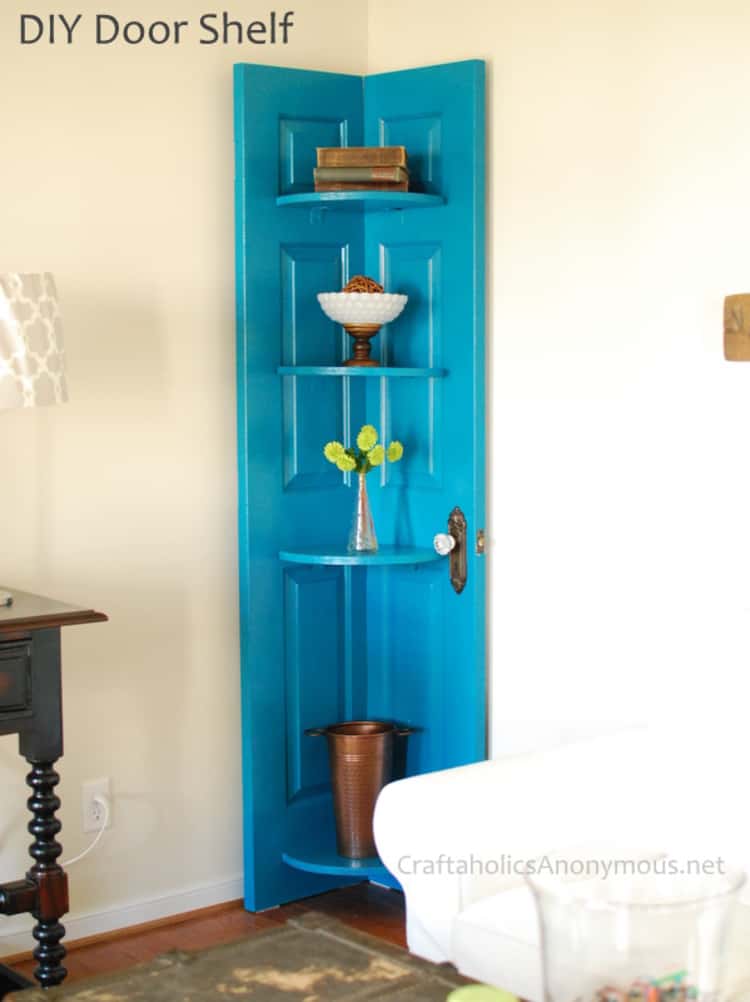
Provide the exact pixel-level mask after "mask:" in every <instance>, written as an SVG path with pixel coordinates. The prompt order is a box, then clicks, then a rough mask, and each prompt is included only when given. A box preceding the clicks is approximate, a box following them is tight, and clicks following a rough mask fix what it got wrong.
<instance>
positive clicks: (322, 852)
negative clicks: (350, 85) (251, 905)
mask: <svg viewBox="0 0 750 1002" xmlns="http://www.w3.org/2000/svg"><path fill="white" fill-rule="evenodd" d="M281 858H282V859H283V860H284V862H285V863H286V865H287V866H291V867H293V868H294V869H295V870H304V871H305V872H306V873H325V874H330V875H334V876H338V877H352V878H354V879H355V880H378V879H380V880H382V879H384V878H388V877H389V876H390V875H389V873H388V870H386V868H385V867H384V866H383V864H382V863H381V862H380V859H379V858H378V857H377V856H374V857H372V858H371V859H347V858H346V857H345V856H339V854H338V853H337V852H336V847H335V845H332V846H330V847H326V846H325V845H321V844H317V845H312V846H309V847H307V846H306V847H305V848H304V849H295V850H293V851H289V852H284V853H282V856H281Z"/></svg>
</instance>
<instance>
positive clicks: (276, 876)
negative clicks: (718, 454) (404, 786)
mask: <svg viewBox="0 0 750 1002" xmlns="http://www.w3.org/2000/svg"><path fill="white" fill-rule="evenodd" d="M235 109H236V140H237V303H238V313H237V319H238V342H237V344H238V357H237V362H238V406H239V431H238V453H239V489H240V513H239V514H240V518H239V523H240V557H239V565H240V586H241V588H240V590H241V626H242V715H243V774H244V790H243V798H244V808H245V810H244V814H245V876H246V904H247V907H248V908H250V909H252V910H258V909H261V908H266V907H270V906H272V905H274V904H278V903H280V902H282V901H287V900H291V899H294V898H299V897H303V896H305V895H310V894H314V893H318V892H321V891H323V890H325V889H328V888H330V887H333V886H339V885H340V884H342V883H347V882H350V881H352V880H354V879H358V878H360V879H361V877H362V876H367V875H372V874H373V873H377V869H376V866H375V865H374V864H372V865H371V864H367V865H365V866H363V867H362V868H361V872H359V873H358V872H357V870H356V868H353V867H351V866H349V865H347V864H346V861H342V860H338V859H337V858H336V855H335V848H334V833H333V813H332V806H331V797H330V788H329V783H328V757H327V750H326V747H325V744H324V743H323V741H322V740H319V739H312V738H307V737H305V735H304V730H305V728H307V727H312V726H319V725H323V724H327V723H332V722H334V721H337V720H344V719H358V718H362V717H380V718H386V719H392V720H398V721H401V722H404V723H409V724H411V725H413V726H414V727H416V728H417V729H418V731H417V733H416V734H415V735H414V736H413V737H411V738H409V740H408V745H407V748H408V752H407V757H406V766H405V767H406V770H407V771H408V772H410V773H414V772H423V771H427V770H431V769H437V768H443V767H446V766H450V765H458V764H462V763H465V762H470V761H474V760H477V759H480V758H482V757H484V754H485V670H484V558H483V556H481V555H479V554H478V553H477V552H476V548H475V546H474V540H475V539H476V534H477V532H478V530H480V529H481V528H483V526H484V67H483V64H482V63H479V62H466V63H457V64H450V65H447V66H439V67H431V68H426V69H420V70H411V71H404V72H400V73H395V74H383V75H378V76H372V77H369V78H364V79H363V78H360V77H353V76H342V75H338V74H327V73H316V72H311V71H302V70H287V69H281V68H277V67H266V66H255V65H241V66H238V67H236V76H235ZM364 142H366V143H367V144H370V145H397V144H403V145H406V146H407V148H408V151H409V159H410V166H411V168H412V182H413V186H414V188H415V189H416V190H418V191H422V192H426V193H430V194H433V195H436V196H439V198H440V202H439V204H437V205H435V206H434V207H429V208H423V207H420V208H416V207H415V208H411V207H407V208H405V209H403V210H402V211H389V212H383V211H371V210H374V209H376V208H377V206H374V205H373V204H372V202H374V201H375V200H372V201H371V202H368V200H367V199H366V198H364V199H362V201H361V202H360V203H357V202H356V201H355V202H354V203H353V204H351V205H348V204H347V205H344V206H340V205H337V204H334V205H333V206H332V207H328V206H327V203H326V201H325V200H324V199H320V198H316V197H315V196H314V195H312V194H309V193H310V192H311V190H312V168H313V166H314V163H315V148H316V147H317V146H339V145H361V144H362V143H364ZM289 195H298V196H301V199H300V204H296V205H295V204H292V205H290V204H287V203H285V201H284V198H285V196H289ZM293 201H294V200H293ZM416 201H417V200H413V202H412V204H415V203H416ZM404 204H405V205H407V206H408V205H409V200H408V199H406V200H405V201H404ZM342 208H346V209H347V210H349V211H340V210H341V209H342ZM361 272H365V273H367V274H370V275H372V276H374V277H378V276H380V279H381V280H382V281H383V282H384V284H385V286H386V288H387V289H388V290H389V291H400V292H406V293H408V295H409V297H410V298H409V304H408V306H407V308H406V311H405V312H404V314H403V315H402V317H401V318H399V320H398V321H396V322H395V323H394V324H392V325H391V327H390V329H389V328H384V329H383V331H381V333H380V334H379V335H378V337H377V338H376V339H375V343H374V345H375V353H376V355H378V357H379V358H380V359H381V361H382V362H383V364H386V365H388V366H394V367H404V366H408V367H414V368H427V367H432V368H442V369H445V370H446V375H445V376H442V377H439V378H437V377H427V376H416V377H414V378H408V379H405V378H391V377H382V378H380V377H375V378H372V377H368V378H357V377H356V376H352V377H351V378H349V377H342V376H341V375H330V374H326V375H323V374H320V375H310V374H308V373H307V372H306V373H305V374H304V375H303V374H301V369H302V368H303V367H325V366H336V365H338V363H340V361H341V360H342V359H343V358H345V357H348V354H349V345H348V344H346V341H347V340H348V338H347V336H346V334H345V333H344V332H343V330H342V329H341V328H340V327H338V326H336V325H334V324H332V323H331V322H330V321H328V320H327V319H326V318H325V316H324V315H323V313H322V311H321V310H320V308H319V306H318V304H317V301H316V298H315V294H316V293H317V292H320V291H330V290H337V289H340V288H341V287H342V286H343V285H344V284H345V282H346V281H347V279H348V277H350V276H351V275H352V274H356V273H361ZM280 367H283V368H284V370H285V371H284V373H283V374H282V373H279V371H278V370H279V368H280ZM297 370H300V373H299V374H297ZM365 422H368V423H372V424H374V425H376V426H377V427H378V428H379V430H380V431H381V434H382V436H383V437H384V438H387V439H388V440H390V439H392V438H398V439H400V440H401V441H402V442H403V443H404V446H405V449H406V454H405V457H404V460H403V461H402V462H401V463H400V464H397V465H394V466H392V467H386V468H384V469H383V470H382V471H380V474H378V472H377V471H376V472H374V473H372V474H370V476H369V478H368V488H369V491H370V497H371V501H372V504H373V510H374V515H375V523H376V528H377V532H378V537H379V539H380V542H381V543H382V544H392V545H395V546H397V547H399V548H400V551H399V552H400V553H401V554H402V555H403V553H404V551H407V550H408V551H411V550H412V549H413V548H417V547H421V548H422V549H423V550H424V549H426V548H428V547H430V546H431V544H432V537H433V535H434V534H435V533H437V532H441V531H445V529H446V522H447V518H448V515H449V514H450V512H451V510H452V509H453V508H454V507H455V506H460V507H461V509H462V510H463V512H464V514H465V515H466V518H467V521H468V527H469V543H470V545H469V559H468V564H469V566H468V582H467V586H466V588H465V590H464V591H463V592H462V593H461V594H460V595H458V594H456V593H455V591H454V590H453V588H452V587H451V584H450V580H449V574H448V565H447V561H446V560H437V559H436V560H434V561H432V562H426V563H417V562H416V561H415V562H414V563H406V564H402V563H398V564H395V563H394V564H393V565H389V564H385V565H382V566H381V565H378V566H366V565H364V566H347V565H342V564H337V563H333V564H331V563H329V562H328V560H327V558H326V556H325V555H326V554H336V553H339V552H340V551H341V549H342V547H343V546H345V543H346V537H347V534H348V528H349V522H350V519H351V513H352V510H353V507H354V487H353V485H352V484H351V483H350V482H349V478H347V477H346V476H344V475H342V474H340V473H338V472H337V471H336V470H335V469H334V468H333V467H332V466H330V465H329V464H327V463H326V462H325V460H324V458H323V456H322V446H323V444H324V443H325V442H326V441H329V440H330V439H342V440H345V441H352V440H353V439H354V437H355V436H356V432H357V430H358V428H359V426H360V425H361V424H363V423H365ZM378 477H379V479H378ZM282 551H283V552H285V553H287V554H290V553H291V554H293V555H296V556H295V562H291V561H289V560H282V559H280V556H279V554H280V553H281V552H282ZM313 553H314V554H316V556H310V558H309V559H308V558H307V556H306V555H307V554H313ZM321 553H322V554H323V555H324V556H323V557H321V556H320V555H321ZM300 555H301V556H300ZM290 860H291V863H290ZM378 877H379V879H388V878H387V876H386V875H385V873H382V874H380V873H378Z"/></svg>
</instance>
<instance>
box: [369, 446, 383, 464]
mask: <svg viewBox="0 0 750 1002" xmlns="http://www.w3.org/2000/svg"><path fill="white" fill-rule="evenodd" d="M384 459H385V449H384V448H383V446H382V445H375V446H373V448H372V449H370V451H369V452H368V453H367V462H368V463H369V464H370V466H380V464H381V463H382V462H383V460H384Z"/></svg>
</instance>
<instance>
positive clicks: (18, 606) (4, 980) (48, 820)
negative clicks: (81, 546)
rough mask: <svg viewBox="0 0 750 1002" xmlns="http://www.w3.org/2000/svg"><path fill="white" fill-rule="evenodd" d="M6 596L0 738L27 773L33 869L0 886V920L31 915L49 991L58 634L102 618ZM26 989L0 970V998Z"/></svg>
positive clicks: (58, 902) (60, 929)
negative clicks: (15, 748)
mask: <svg viewBox="0 0 750 1002" xmlns="http://www.w3.org/2000/svg"><path fill="white" fill-rule="evenodd" d="M9 591H10V592H11V594H12V595H13V604H12V605H10V606H3V607H0V734H18V737H19V752H20V754H21V755H23V757H24V758H25V759H26V761H27V762H28V763H29V765H30V766H31V771H30V772H29V774H28V776H27V777H26V782H27V784H28V785H29V786H30V787H31V790H32V793H31V796H30V797H29V799H28V801H27V804H28V808H29V810H30V811H31V821H30V822H29V825H28V829H29V833H30V834H31V835H32V837H33V839H34V841H33V842H32V843H31V845H30V846H29V854H30V856H31V857H32V859H33V860H34V863H33V866H32V867H31V869H30V870H29V871H28V873H27V874H26V876H25V877H24V878H23V880H16V881H13V882H11V883H7V884H0V914H2V915H19V914H22V913H24V912H30V913H31V915H33V916H34V918H35V919H36V925H35V926H34V930H33V936H34V939H35V940H36V941H37V944H38V945H37V947H36V949H35V950H34V958H35V960H36V961H37V965H38V966H37V967H36V969H35V971H34V977H35V978H36V979H37V981H38V982H39V984H40V985H41V986H42V987H43V988H51V987H52V986H53V985H59V984H60V982H61V981H62V980H63V979H64V978H65V975H66V974H67V973H68V972H67V971H66V969H65V968H64V967H63V965H62V960H63V958H64V956H65V947H64V946H63V945H62V943H61V940H62V938H63V936H64V935H65V928H64V926H63V925H62V924H61V923H60V917H61V916H62V915H64V914H65V913H66V912H67V910H68V877H67V874H66V873H65V871H64V870H63V869H62V867H61V866H60V864H59V863H58V861H57V860H58V857H59V855H60V853H61V852H62V846H61V845H60V843H59V842H57V840H56V835H57V834H58V833H59V831H60V827H61V826H60V822H59V821H58V819H57V818H56V817H55V812H56V811H57V810H59V808H60V800H59V798H58V797H57V796H56V795H55V787H56V786H57V784H58V783H59V782H60V777H59V776H58V774H57V773H56V772H55V769H54V766H55V763H56V761H57V760H58V759H59V758H60V757H61V756H62V753H63V728H62V678H61V664H60V629H61V628H62V627H63V626H76V625H79V624H82V623H102V622H105V621H106V619H107V617H106V616H105V615H103V614H102V613H101V612H94V611H93V609H81V608H78V607H76V606H72V605H65V604H63V603H62V602H56V601H53V600H52V599H49V598H42V597H41V596H40V595H29V594H28V593H26V592H20V591H14V590H13V589H9ZM28 986H29V982H28V981H26V979H24V978H21V977H20V975H18V974H16V973H15V972H14V971H11V970H9V969H8V968H3V967H2V966H0V998H2V997H3V996H4V994H5V993H6V992H7V991H8V990H10V989H12V988H16V989H17V988H19V987H28Z"/></svg>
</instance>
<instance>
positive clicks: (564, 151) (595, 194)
mask: <svg viewBox="0 0 750 1002" xmlns="http://www.w3.org/2000/svg"><path fill="white" fill-rule="evenodd" d="M109 6H110V7H114V9H115V11H116V12H118V13H124V12H125V11H126V10H127V12H128V16H131V17H133V16H141V17H147V16H148V13H149V9H150V8H149V5H147V4H146V3H145V2H143V0H140V2H136V0H134V2H133V3H132V4H128V5H127V6H126V5H125V4H121V3H116V4H111V5H109ZM294 7H295V10H296V19H297V25H298V27H297V29H296V33H295V35H294V36H293V44H292V45H290V46H289V47H288V48H286V49H283V48H281V47H276V48H275V49H271V48H270V47H269V48H267V49H265V50H264V49H261V48H256V49H252V50H249V49H247V48H246V49H244V50H240V49H238V48H235V47H231V48H228V49H226V50H224V49H219V48H212V47H211V48H210V47H204V48H199V47H196V46H193V45H186V46H182V47H180V48H179V49H176V50H171V49H158V50H149V49H136V50H123V49H119V48H107V49H97V48H95V47H94V46H92V45H90V44H86V45H81V44H79V45H76V46H75V47H72V48H70V49H69V48H67V47H61V48H58V47H55V48H54V49H53V48H50V47H48V46H39V47H29V48H23V49H22V48H21V47H20V46H19V45H18V44H17V42H16V32H17V16H18V13H19V11H20V9H21V7H20V6H17V5H15V4H13V5H5V6H4V7H2V9H0V86H1V87H2V93H3V95H4V97H3V102H2V136H3V144H2V146H3V156H2V157H1V158H0V181H1V182H2V186H1V187H2V192H3V195H2V198H0V234H2V243H1V245H0V270H16V269H21V270H25V269H28V270H35V269H42V268H49V269H50V270H52V271H54V272H55V273H56V274H57V275H58V278H59V283H60V287H61V290H62V294H63V297H64V308H65V316H66V319H67V343H68V352H69V366H70V383H71V393H72V400H71V403H70V404H69V405H67V406H66V407H63V408H57V409H54V410H50V411H48V412H28V413H19V412H6V413H5V414H2V415H0V464H2V469H3V470H4V471H5V476H4V478H3V489H2V492H0V505H1V509H0V510H1V511H2V516H3V518H2V522H3V525H4V526H5V530H4V532H3V534H2V546H1V547H0V552H1V553H2V574H0V577H2V578H4V579H5V581H6V582H7V583H8V584H11V585H13V586H20V587H24V586H25V587H28V588H30V589H34V590H38V591H40V592H43V593H48V594H52V595H56V596H59V597H61V598H67V599H70V600H74V601H79V602H82V603H91V604H94V605H96V606H97V607H99V608H101V609H103V610H104V611H106V612H108V613H109V614H110V616H111V617H112V618H111V623H110V624H108V625H106V626H90V627H82V628H75V629H71V630H69V631H68V632H67V633H66V637H65V650H64V654H65V696H66V725H67V751H66V756H65V759H64V763H63V775H64V781H63V784H62V793H63V796H64V803H65V807H64V810H63V820H64V823H65V845H66V853H68V854H69V853H71V852H75V851H77V850H78V849H79V848H80V847H81V846H82V845H83V844H85V838H84V836H83V835H82V834H81V831H80V821H79V793H80V784H81V782H82V780H84V779H87V778H90V777H96V776H100V775H108V776H111V777H112V782H113V788H114V791H115V797H116V810H117V815H116V819H115V827H114V829H113V830H112V832H111V833H110V834H109V835H108V836H107V840H106V842H105V843H104V844H103V846H102V847H101V849H100V850H99V851H98V852H97V853H96V854H95V855H94V856H93V857H92V858H90V859H89V860H86V861H85V862H83V863H82V864H81V865H80V866H79V867H78V868H77V869H76V871H75V872H74V879H73V880H72V888H73V907H74V910H75V913H76V914H77V915H78V916H80V915H82V914H84V913H90V912H93V913H96V912H101V911H105V910H107V909H118V908H123V907H124V906H125V905H127V904H128V903H137V906H136V907H135V909H134V910H133V911H131V912H128V913H126V912H124V911H119V912H117V913H116V916H115V919H113V921H114V922H115V923H116V924H118V917H119V919H122V918H123V916H126V915H127V916H128V917H129V918H130V919H132V921H137V920H138V919H139V918H144V917H149V916H150V915H154V914H157V913H159V911H160V910H161V911H162V912H169V911H174V910H177V909H176V907H175V903H176V902H177V901H178V897H176V895H179V894H180V893H182V894H183V895H184V897H183V898H181V899H179V900H181V901H182V902H183V903H184V905H185V907H188V906H189V905H191V904H192V905H195V904H199V903H205V902H207V901H208V900H210V899H212V897H213V898H214V899H218V898H221V897H222V896H231V895H232V893H235V892H236V893H238V887H239V884H238V876H239V872H240V866H241V861H240V839H241V831H240V819H239V815H240V811H239V797H240V792H239V791H240V763H239V754H238V751H239V712H238V706H237V685H238V682H237V676H238V643H237V621H236V584H235V581H236V556H235V550H236V547H235V543H236V534H235V489H236V483H235V478H234V446H235V437H234V382H233V380H234V373H233V366H234V351H233V337H234V331H233V326H234V325H233V246H232V240H233V235H232V227H233V222H232V150H231V79H230V65H231V63H232V62H234V61H237V60H240V59H252V60H256V61H257V60H267V61H269V62H278V63H287V64H289V65H298V66H303V67H304V66H309V67H313V68H320V69H334V70H343V71H352V72H362V71H363V70H364V69H365V68H366V65H367V63H368V38H367V34H366V32H367V30H368V28H369V69H370V70H371V71H378V70H386V69H391V68H394V69H395V68H402V67H404V66H416V65H421V64H426V63H432V62H440V61H445V60H452V59H460V58H475V57H480V58H486V59H487V60H488V61H489V74H490V85H489V95H488V96H489V121H490V142H489V154H490V193H489V194H490V213H491V215H490V227H489V236H490V240H489V244H490V265H491V266H490V272H489V274H490V282H489V284H490V305H491V323H490V328H489V338H488V342H489V368H490V394H489V399H490V407H491V415H490V422H491V439H490V441H491V450H490V464H489V466H490V472H491V493H492V496H491V519H492V520H491V525H490V531H491V539H492V548H491V557H490V560H491V568H492V588H491V607H490V615H489V618H490V623H491V629H492V649H493V654H492V661H493V664H492V673H493V685H494V696H493V729H494V751H495V753H496V754H500V753H503V752H505V751H512V750H517V749H518V748H520V747H525V746H530V745H538V744H542V743H548V742H549V741H551V740H559V739H561V738H564V737H565V736H569V735H570V734H573V733H585V732H588V731H589V730H595V729H598V728H599V727H601V726H603V722H605V723H611V722H617V721H625V720H635V719H643V718H644V717H646V718H648V717H656V716H661V717H662V719H669V720H675V719H676V720H677V721H678V722H679V721H680V720H681V719H682V714H683V713H684V712H686V711H689V710H693V709H696V708H702V709H703V710H704V711H705V712H706V713H707V714H710V715H715V714H718V713H722V714H724V715H726V714H736V713H739V712H741V711H742V698H741V697H742V690H741V688H740V685H741V674H744V672H745V670H746V668H747V662H748V648H747V641H746V633H747V628H748V627H750V615H748V613H749V612H750V584H748V577H747V574H746V573H745V568H746V567H747V566H750V563H749V561H748V557H749V556H750V553H749V552H748V550H749V549H750V548H749V546H748V532H747V529H746V526H747V524H748V515H747V512H748V510H750V473H749V472H748V461H747V448H746V443H745V439H744V434H745V429H746V428H747V426H748V410H749V409H750V367H744V366H742V365H737V364H736V365H729V364H726V363H724V362H722V358H721V301H722V298H723V296H724V295H725V294H726V293H728V292H737V291H744V290H746V289H747V288H748V275H747V268H748V254H747V249H746V246H745V243H746V233H747V232H748V229H749V227H748V223H749V222H750V218H749V217H750V199H748V197H747V179H748V177H750V144H748V143H747V138H746V128H745V115H746V103H747V101H746V97H747V94H748V93H750V60H748V59H747V45H746V41H745V39H746V37H747V35H748V29H750V13H748V12H747V11H746V9H745V5H744V4H742V3H741V2H739V0H731V2H729V0H714V2H711V3H709V2H708V0H700V2H697V0H692V2H691V0H685V2H680V3H679V4H678V3H677V2H676V0H674V2H673V0H654V2H650V3H648V4H647V3H643V4H641V5H635V4H633V3H632V2H625V0H611V2H609V3H605V4H584V3H571V4H568V5H564V6H561V5H559V4H557V3H553V2H552V0H524V2H523V3H516V2H510V0H492V2H481V0H465V2H464V3H463V4H462V5H461V7H460V9H459V8H456V6H455V5H453V4H449V3H447V0H429V3H428V2H427V0H409V3H408V4H404V3H396V2H394V0H372V2H371V3H370V4H369V26H368V24H366V22H365V19H364V16H363V15H364V7H365V3H364V0H360V3H359V4H355V5H352V3H346V4H344V3H343V2H340V0H315V2H313V0H301V2H300V3H298V4H295V5H294ZM34 9H35V10H36V11H37V12H39V13H45V12H51V11H54V10H56V9H57V5H52V4H35V5H34ZM76 9H77V10H81V11H84V12H86V13H87V14H88V15H89V16H90V15H91V14H92V13H94V12H96V11H97V10H99V9H100V7H99V5H94V4H91V3H83V4H79V5H77V7H76ZM203 10H205V6H202V5H201V4H199V3H197V2H196V0H180V2H177V0H169V2H165V3H163V4H161V5H160V7H159V14H160V16H165V17H169V16H174V17H178V18H181V17H196V16H197V15H198V14H199V13H201V12H202V11H203ZM263 14H265V8H264V10H263ZM356 15H359V16H356ZM740 673H741V674H740ZM738 675H739V676H740V677H738ZM23 773H24V769H23V765H22V763H21V762H20V760H19V759H17V756H16V754H15V739H13V738H6V739H4V740H3V741H2V743H0V797H2V802H3V804H4V805H5V811H6V813H5V814H4V821H3V825H2V828H0V880H4V879H10V878H16V877H18V876H20V874H21V872H22V871H23V869H24V867H25V865H26V863H25V858H24V853H25V846H26V843H27V842H28V838H27V836H26V835H25V834H24V832H23V823H24V809H23V801H24V797H25V792H24V788H23ZM16 805H17V806H16ZM195 888H197V889H198V890H197V891H196V893H195V894H193V895H192V896H191V895H190V893H189V892H190V891H191V889H195ZM201 889H202V890H201ZM159 898H163V899H164V900H163V901H162V902H160V901H158V900H155V901H154V899H159ZM149 901H152V904H150V905H149V904H148V902H149ZM106 924H107V921H106V919H105V918H101V917H99V918H97V919H96V920H95V921H94V922H93V925H92V926H91V927H96V928H103V927H104V926H106ZM20 925H22V926H23V925H24V922H21V923H20ZM71 925H72V927H73V929H74V931H78V932H83V931H86V930H87V929H88V928H89V927H86V925H85V923H81V922H79V923H78V924H77V925H76V923H75V922H74V923H72V924H71ZM14 927H15V926H14V925H12V924H11V923H5V924H4V925H3V930H6V929H8V928H14Z"/></svg>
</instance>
